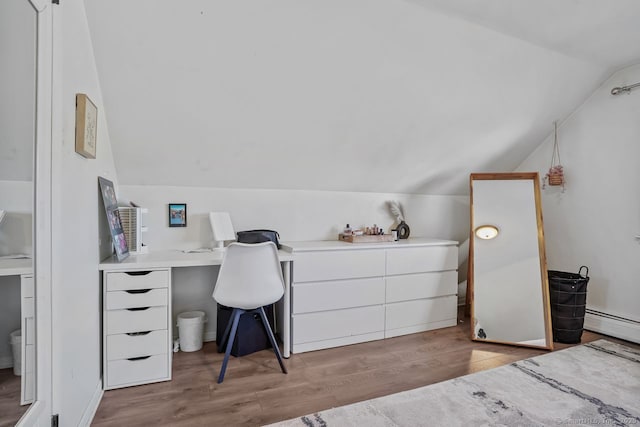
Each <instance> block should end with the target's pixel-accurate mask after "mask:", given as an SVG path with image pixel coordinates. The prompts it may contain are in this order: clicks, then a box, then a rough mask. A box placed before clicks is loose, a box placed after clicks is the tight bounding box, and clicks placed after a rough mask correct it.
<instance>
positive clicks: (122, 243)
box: [98, 176, 129, 261]
mask: <svg viewBox="0 0 640 427" xmlns="http://www.w3.org/2000/svg"><path fill="white" fill-rule="evenodd" d="M98 184H99V187H100V194H101V195H102V202H103V204H104V211H105V214H106V215H107V222H108V223H109V230H110V231H111V240H112V241H113V246H114V248H115V251H116V258H117V259H118V261H122V260H123V259H125V258H127V257H128V256H129V247H128V246H127V239H125V237H124V230H123V228H122V221H120V212H119V211H118V200H117V199H116V191H115V189H114V188H113V182H111V181H109V180H108V179H106V178H103V177H101V176H99V177H98Z"/></svg>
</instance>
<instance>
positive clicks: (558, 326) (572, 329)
mask: <svg viewBox="0 0 640 427" xmlns="http://www.w3.org/2000/svg"><path fill="white" fill-rule="evenodd" d="M583 268H584V269H585V270H586V274H585V275H584V276H583V275H582V274H581V272H582V269H583ZM548 273H549V296H550V300H551V324H552V326H553V340H554V341H556V342H562V343H567V344H576V343H579V342H580V339H581V338H582V329H583V327H584V314H585V311H586V308H587V284H588V283H589V268H588V267H586V266H584V265H583V266H582V267H580V270H578V273H577V274H576V273H566V272H564V271H555V270H549V272H548Z"/></svg>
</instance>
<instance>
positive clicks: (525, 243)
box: [468, 173, 553, 350]
mask: <svg viewBox="0 0 640 427" xmlns="http://www.w3.org/2000/svg"><path fill="white" fill-rule="evenodd" d="M470 198H471V200H470V206H471V227H470V237H469V277H468V285H469V290H468V296H469V301H470V303H471V339H473V340H474V341H484V342H492V343H502V344H513V345H519V346H526V347H536V348H543V349H549V350H552V349H553V336H552V331H551V316H550V306H549V287H548V279H547V266H546V257H545V247H544V232H543V225H542V209H541V200H540V180H539V176H538V173H477V174H471V177H470Z"/></svg>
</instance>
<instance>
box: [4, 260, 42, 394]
mask: <svg viewBox="0 0 640 427" xmlns="http://www.w3.org/2000/svg"><path fill="white" fill-rule="evenodd" d="M0 276H19V277H20V330H21V335H22V342H21V347H22V357H21V359H22V360H21V363H22V365H21V372H20V374H21V378H20V390H21V391H20V404H21V405H26V404H28V403H32V402H33V398H34V395H35V301H34V297H35V296H34V282H33V260H31V259H25V258H22V259H0Z"/></svg>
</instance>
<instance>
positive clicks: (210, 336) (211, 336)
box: [204, 331, 216, 342]
mask: <svg viewBox="0 0 640 427" xmlns="http://www.w3.org/2000/svg"><path fill="white" fill-rule="evenodd" d="M215 340H216V331H205V332H204V342H209V341H215Z"/></svg>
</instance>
